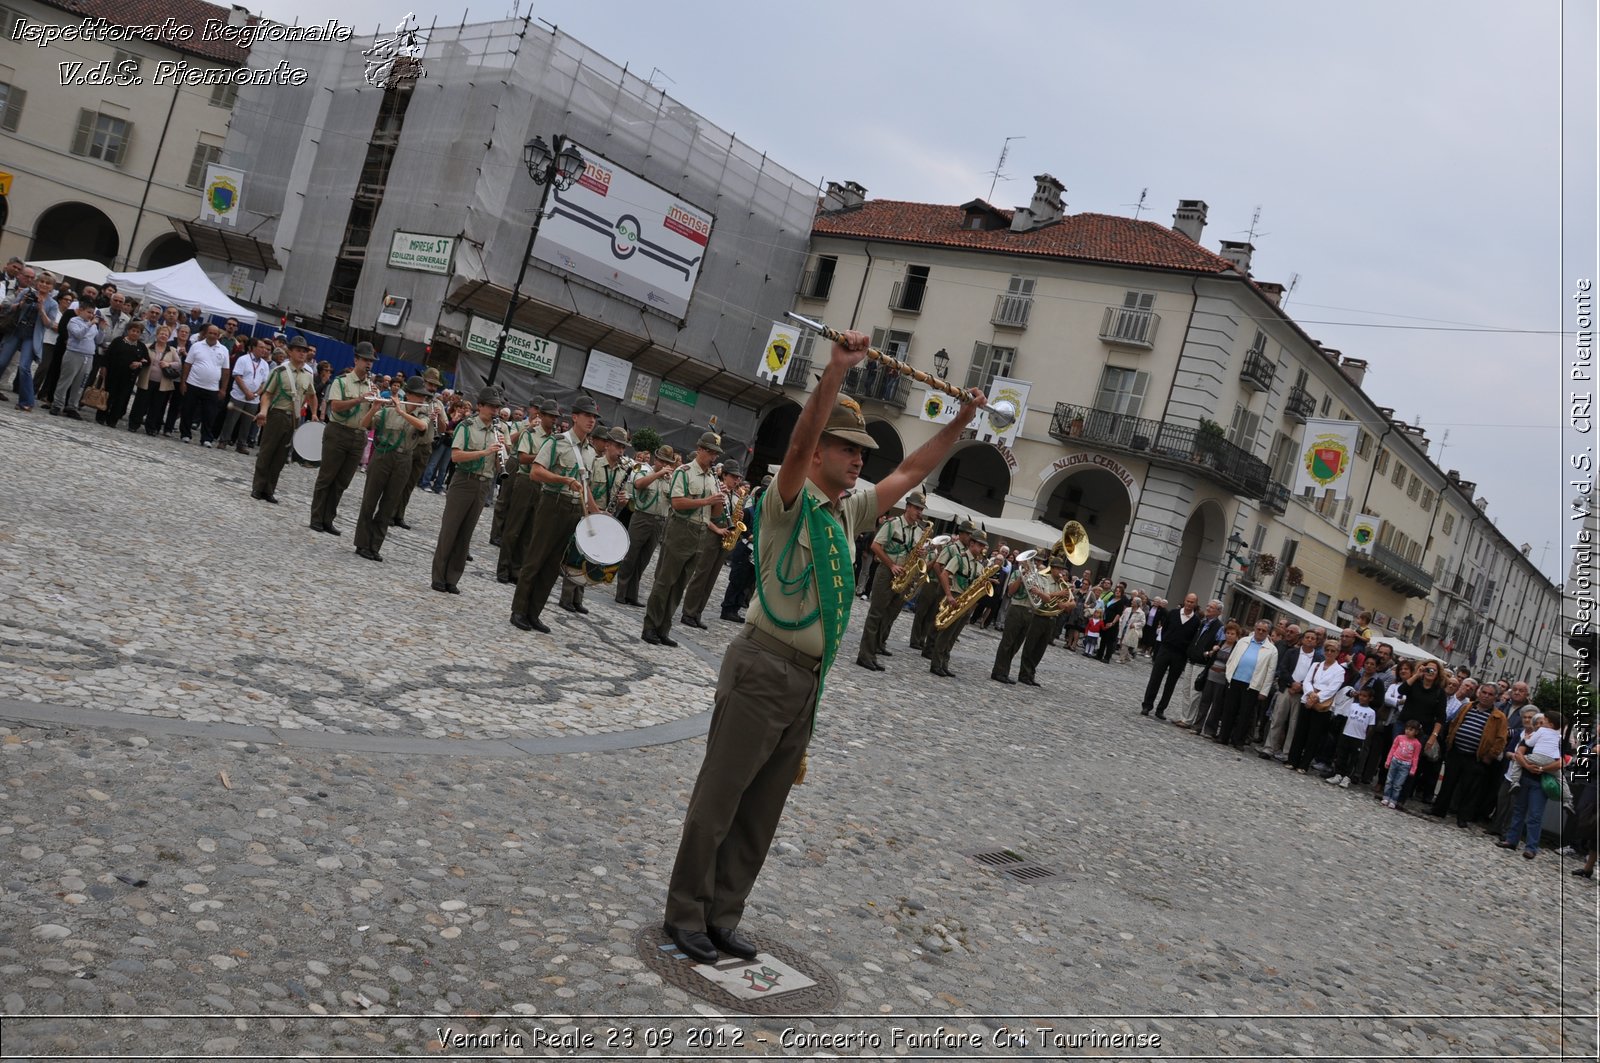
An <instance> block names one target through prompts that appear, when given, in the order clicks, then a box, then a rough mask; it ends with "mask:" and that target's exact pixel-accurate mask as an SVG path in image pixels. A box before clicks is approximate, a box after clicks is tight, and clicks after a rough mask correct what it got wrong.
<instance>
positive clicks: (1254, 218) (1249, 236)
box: [1244, 207, 1272, 244]
mask: <svg viewBox="0 0 1600 1063" xmlns="http://www.w3.org/2000/svg"><path fill="white" fill-rule="evenodd" d="M1260 223H1261V208H1260V207H1256V210H1255V213H1254V214H1252V215H1250V231H1249V232H1248V233H1246V234H1245V237H1244V238H1245V239H1246V240H1248V241H1249V242H1250V243H1252V244H1253V243H1255V242H1256V237H1258V236H1271V235H1272V234H1271V233H1258V232H1256V226H1257V225H1259V224H1260Z"/></svg>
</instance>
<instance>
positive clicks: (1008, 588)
mask: <svg viewBox="0 0 1600 1063" xmlns="http://www.w3.org/2000/svg"><path fill="white" fill-rule="evenodd" d="M1004 593H1005V594H1006V595H1007V596H1008V597H1009V598H1010V599H1011V601H1010V604H1008V605H1007V606H1006V622H1005V623H1004V624H1003V625H1002V626H1001V628H1000V645H999V646H998V647H996V649H995V651H994V665H993V667H991V668H990V669H989V678H990V679H993V680H994V681H995V682H996V683H1005V684H1006V685H1007V686H1011V685H1014V684H1015V683H1016V680H1015V679H1012V678H1011V662H1012V661H1013V660H1014V659H1015V658H1016V656H1017V651H1018V650H1020V649H1022V644H1023V642H1024V641H1026V640H1027V637H1028V622H1029V621H1030V620H1032V619H1033V606H1032V603H1031V602H1030V601H1029V598H1028V583H1027V580H1026V579H1024V578H1023V574H1022V566H1021V565H1017V566H1015V567H1014V568H1013V569H1012V571H1011V579H1010V580H1008V581H1007V582H1006V585H1005V588H1004Z"/></svg>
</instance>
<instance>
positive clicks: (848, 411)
mask: <svg viewBox="0 0 1600 1063" xmlns="http://www.w3.org/2000/svg"><path fill="white" fill-rule="evenodd" d="M822 434H823V435H825V436H835V437H837V438H839V439H843V440H845V441H846V442H850V443H855V444H857V445H858V446H863V447H866V448H867V449H869V450H876V449H878V441H877V440H876V439H873V438H872V437H871V436H870V435H868V434H867V419H866V417H864V416H862V413H861V404H860V403H859V402H857V401H856V400H855V399H847V398H843V397H841V398H840V399H839V400H838V401H837V402H835V403H834V404H833V412H832V413H830V414H828V423H827V424H825V425H823V426H822Z"/></svg>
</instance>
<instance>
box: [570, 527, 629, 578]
mask: <svg viewBox="0 0 1600 1063" xmlns="http://www.w3.org/2000/svg"><path fill="white" fill-rule="evenodd" d="M627 555H628V529H627V528H625V527H623V526H622V522H621V521H619V520H617V519H616V518H615V517H608V516H606V515H605V514H604V513H591V514H590V515H589V516H587V517H584V518H583V519H582V520H580V521H579V522H578V530H577V531H575V532H573V533H572V539H571V540H570V541H569V542H568V543H567V552H566V555H565V556H564V557H563V558H562V561H561V572H562V574H563V575H564V576H566V577H567V578H568V579H570V580H572V581H574V582H576V583H582V584H583V585H585V586H588V587H596V586H599V585H600V584H602V583H610V582H611V581H612V580H614V579H616V578H617V570H618V569H620V568H621V567H622V559H623V558H624V557H626V556H627Z"/></svg>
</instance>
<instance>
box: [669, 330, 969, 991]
mask: <svg viewBox="0 0 1600 1063" xmlns="http://www.w3.org/2000/svg"><path fill="white" fill-rule="evenodd" d="M843 339H844V342H845V344H846V345H845V346H840V345H835V346H834V348H833V353H832V355H831V357H830V359H829V361H828V365H827V368H826V369H824V370H823V373H822V379H821V380H820V381H819V382H818V384H817V389H816V390H815V391H814V392H812V393H811V397H810V398H809V399H808V400H807V401H806V405H805V409H803V410H802V411H801V413H800V418H799V420H798V421H796V422H795V426H794V430H793V432H792V433H791V435H790V437H789V450H788V453H787V454H785V455H784V459H783V467H782V469H781V470H780V472H779V474H778V478H777V481H776V482H775V483H774V484H773V487H772V489H771V490H769V491H767V492H765V493H764V494H763V495H762V498H761V504H760V505H759V506H758V507H757V509H756V520H755V525H754V534H755V536H756V559H757V566H756V569H757V579H758V581H759V582H758V583H757V593H756V600H755V601H754V602H753V603H752V604H751V607H750V617H749V620H748V621H747V622H746V623H745V625H744V626H743V627H742V628H740V630H739V634H738V635H737V636H736V637H735V638H734V639H733V641H732V642H731V643H730V644H729V646H728V650H727V652H726V654H724V656H723V658H722V669H721V672H720V673H719V675H718V677H717V692H716V700H715V702H714V707H713V709H712V716H711V729H710V732H709V733H708V735H707V737H706V752H705V761H704V763H702V765H701V767H700V775H699V778H698V779H696V780H695V785H694V792H693V794H692V795H691V796H690V798H689V808H688V812H687V813H686V814H685V816H684V822H683V838H682V841H681V842H680V843H679V845H678V856H677V860H676V861H675V862H674V864H673V867H672V877H671V879H670V881H669V884H668V887H667V903H666V913H665V916H666V918H665V925H664V927H663V930H664V931H665V932H666V934H667V935H668V936H670V937H671V938H672V940H673V942H674V943H675V944H676V945H677V946H678V947H679V948H680V949H682V950H683V952H684V954H685V955H686V956H688V957H689V958H690V959H692V960H694V961H695V962H697V963H714V962H716V961H717V959H719V952H725V953H728V954H729V955H732V956H739V957H743V958H746V959H750V958H754V957H755V955H756V947H755V945H754V943H753V942H751V941H750V940H749V939H748V938H746V937H745V936H744V935H743V934H741V933H739V930H738V927H739V921H740V918H741V917H742V916H743V914H744V908H745V900H746V898H747V897H748V896H749V894H750V890H751V888H752V887H753V886H754V885H755V879H756V875H757V873H759V871H760V870H761V865H762V863H763V861H765V860H766V857H767V849H768V847H769V846H770V845H771V844H772V836H773V834H774V832H775V831H776V830H777V826H778V820H779V819H780V818H781V817H782V815H783V806H784V802H785V801H786V800H787V799H788V796H789V788H790V787H791V786H792V785H793V784H794V782H795V778H796V775H797V774H798V772H799V769H800V766H801V764H802V763H803V760H804V757H805V752H806V746H807V745H808V744H809V742H810V739H811V731H812V727H813V725H814V723H815V721H816V715H817V703H818V700H819V698H820V697H821V694H822V685H823V682H824V680H825V679H826V677H827V674H828V668H829V666H830V665H831V664H832V663H833V660H834V657H835V656H836V654H837V653H838V650H839V646H840V643H841V641H842V639H843V636H844V631H845V628H846V626H847V625H848V623H849V620H850V606H851V604H852V602H853V601H854V600H855V594H854V589H855V588H854V585H853V583H852V579H853V575H852V567H851V562H852V558H851V556H850V552H851V548H852V546H853V544H854V542H855V535H856V532H858V531H859V530H860V529H862V528H864V527H865V528H870V527H872V526H873V525H874V523H875V522H876V521H877V518H878V517H879V515H880V514H881V512H882V508H886V503H883V502H880V498H881V499H888V500H890V501H893V500H894V499H897V498H899V497H900V496H901V495H903V494H904V493H905V492H907V491H909V490H911V489H912V488H913V487H915V486H916V485H917V484H918V483H920V482H921V481H922V479H923V477H925V476H927V475H928V474H929V473H931V472H932V471H933V469H934V466H936V465H937V464H938V463H939V461H940V460H941V459H942V458H943V457H944V455H945V454H946V452H948V451H949V449H950V447H951V446H952V445H954V443H955V441H956V439H957V438H958V437H959V436H960V434H961V433H962V432H963V431H964V430H965V429H966V426H967V424H968V423H969V422H970V421H971V420H972V417H973V415H974V413H976V412H977V407H978V406H979V405H981V404H982V402H983V400H982V397H981V396H976V397H975V401H974V402H970V403H967V404H965V405H963V407H962V409H961V412H960V413H959V414H957V415H956V417H955V419H954V420H952V421H951V422H950V423H949V424H947V425H944V426H943V427H942V428H940V430H939V432H938V433H937V434H936V435H934V437H933V438H932V439H930V440H929V441H928V442H927V443H925V444H923V445H922V446H921V447H919V448H918V449H917V450H916V451H915V452H914V453H913V454H912V455H911V456H910V457H908V458H907V459H906V460H905V461H904V462H903V463H901V465H900V467H899V468H897V469H896V470H895V471H894V472H892V473H890V474H889V475H888V476H886V477H884V478H883V480H882V482H881V483H880V484H879V485H878V487H876V488H871V487H869V488H866V489H865V490H861V491H857V492H856V493H855V494H852V495H850V496H849V497H848V498H842V496H843V495H844V493H845V492H846V491H847V490H849V489H850V488H851V487H853V486H854V485H855V483H856V480H857V477H859V475H860V473H861V462H862V456H863V454H864V453H865V451H866V450H867V449H868V448H870V447H875V446H876V445H877V444H876V443H874V442H873V439H872V437H871V436H870V435H868V434H867V425H866V421H865V419H864V418H863V417H862V416H861V407H860V406H858V405H857V404H856V403H855V402H854V401H853V400H842V401H838V394H839V385H840V384H841V383H843V381H844V377H845V373H846V372H847V371H848V370H849V369H850V368H851V367H852V366H853V365H855V364H856V363H857V362H859V361H860V360H861V359H862V358H863V357H864V356H865V348H866V346H867V337H866V336H863V335H862V334H861V333H859V332H847V333H845V334H844V335H843ZM841 498H842V500H841Z"/></svg>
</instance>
